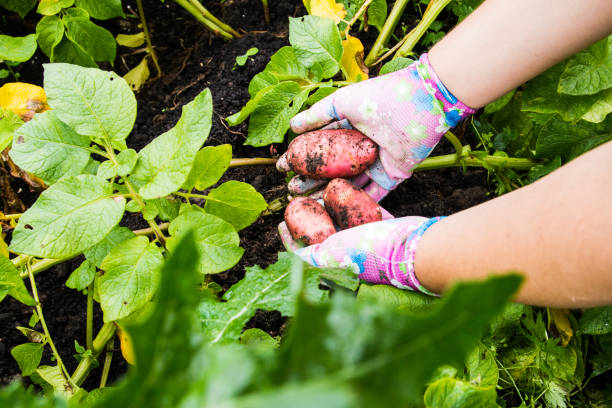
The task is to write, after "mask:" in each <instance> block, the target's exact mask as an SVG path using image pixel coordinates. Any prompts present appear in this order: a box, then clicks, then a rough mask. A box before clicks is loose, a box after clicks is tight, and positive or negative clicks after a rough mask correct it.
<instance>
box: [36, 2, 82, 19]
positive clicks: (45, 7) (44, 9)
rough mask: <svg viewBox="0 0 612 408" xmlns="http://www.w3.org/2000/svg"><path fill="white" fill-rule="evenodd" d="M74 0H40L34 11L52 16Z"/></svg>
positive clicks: (70, 4)
mask: <svg viewBox="0 0 612 408" xmlns="http://www.w3.org/2000/svg"><path fill="white" fill-rule="evenodd" d="M73 4H74V0H40V3H38V8H37V9H36V11H37V12H38V13H39V14H42V15H45V16H52V15H54V14H57V13H59V12H60V11H61V10H62V9H63V8H67V7H70V6H72V5H73Z"/></svg>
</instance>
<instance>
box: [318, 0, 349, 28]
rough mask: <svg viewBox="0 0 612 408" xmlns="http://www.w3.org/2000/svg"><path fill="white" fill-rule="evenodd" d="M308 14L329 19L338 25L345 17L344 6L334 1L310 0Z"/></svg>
mask: <svg viewBox="0 0 612 408" xmlns="http://www.w3.org/2000/svg"><path fill="white" fill-rule="evenodd" d="M310 14H312V15H313V16H319V17H325V18H331V19H332V20H334V21H335V22H336V24H338V23H339V22H340V20H342V19H343V18H344V17H345V16H346V10H344V5H343V4H341V3H336V2H335V1H334V0H310Z"/></svg>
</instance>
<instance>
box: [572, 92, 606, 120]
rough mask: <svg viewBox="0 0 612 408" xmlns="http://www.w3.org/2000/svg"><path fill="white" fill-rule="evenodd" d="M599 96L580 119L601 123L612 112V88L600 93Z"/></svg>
mask: <svg viewBox="0 0 612 408" xmlns="http://www.w3.org/2000/svg"><path fill="white" fill-rule="evenodd" d="M597 97H598V99H597V102H595V103H594V104H593V105H592V106H591V107H590V108H589V110H588V111H586V113H585V114H584V115H582V117H581V118H580V119H582V120H586V121H587V122H593V123H601V122H603V121H604V119H606V116H608V114H609V113H610V112H612V89H608V90H607V91H602V92H600V93H598V94H597Z"/></svg>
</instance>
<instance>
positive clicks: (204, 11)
mask: <svg viewBox="0 0 612 408" xmlns="http://www.w3.org/2000/svg"><path fill="white" fill-rule="evenodd" d="M189 2H190V3H191V4H192V5H193V6H194V7H195V8H196V9H198V11H199V12H200V13H202V15H203V16H204V17H206V18H207V19H209V20H210V21H212V22H213V23H214V24H215V25H217V26H219V27H221V29H222V30H224V31H227V32H228V33H230V34H231V35H233V36H234V37H236V38H240V37H242V35H241V34H240V33H239V32H238V31H236V30H234V29H233V28H232V27H230V26H229V25H227V24H225V23H224V22H223V21H221V20H219V19H218V18H217V17H215V16H214V15H213V14H212V13H211V12H210V11H208V10H207V9H206V7H204V6H203V5H202V3H200V2H199V0H189Z"/></svg>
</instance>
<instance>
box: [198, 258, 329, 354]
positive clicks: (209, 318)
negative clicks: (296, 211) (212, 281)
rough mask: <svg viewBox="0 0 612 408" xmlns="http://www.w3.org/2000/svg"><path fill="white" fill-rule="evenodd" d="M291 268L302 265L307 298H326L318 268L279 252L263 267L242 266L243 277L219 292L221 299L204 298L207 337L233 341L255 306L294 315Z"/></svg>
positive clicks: (204, 319)
mask: <svg viewBox="0 0 612 408" xmlns="http://www.w3.org/2000/svg"><path fill="white" fill-rule="evenodd" d="M295 268H300V269H302V268H303V274H304V279H305V283H306V286H305V296H306V297H307V298H308V299H309V300H310V301H313V302H320V301H323V300H324V299H326V298H327V296H328V292H326V291H321V290H320V289H319V287H318V286H319V270H318V269H316V268H313V267H310V266H307V264H304V263H303V262H302V261H301V260H300V259H299V258H297V257H296V256H294V255H291V254H288V253H286V252H284V253H280V254H279V257H278V262H276V263H275V264H274V265H271V266H269V267H267V268H266V269H265V270H263V269H261V268H260V267H259V266H253V267H249V268H246V274H245V276H244V278H243V279H242V280H241V281H239V282H238V283H236V284H235V285H233V286H232V287H231V288H230V289H229V290H228V291H227V292H225V294H224V295H223V297H222V300H224V302H219V301H218V300H216V299H211V298H205V299H204V301H203V302H202V303H201V304H200V307H199V312H200V317H201V319H202V324H203V328H204V332H205V334H206V337H207V338H208V339H209V341H211V342H212V343H223V342H234V341H237V340H238V339H239V337H240V333H241V332H242V329H243V327H244V325H245V324H246V322H247V321H248V320H249V319H250V318H251V317H253V315H254V314H255V311H256V310H257V309H264V310H278V311H280V312H281V313H282V314H283V315H284V316H294V315H295V307H296V302H297V293H295V290H293V289H292V281H291V273H292V270H293V269H295Z"/></svg>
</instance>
